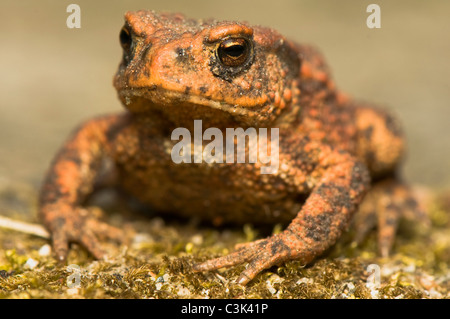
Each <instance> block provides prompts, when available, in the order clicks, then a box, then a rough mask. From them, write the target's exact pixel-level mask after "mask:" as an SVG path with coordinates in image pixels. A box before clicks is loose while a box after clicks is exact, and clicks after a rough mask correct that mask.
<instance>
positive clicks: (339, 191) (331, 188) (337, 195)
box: [317, 183, 359, 210]
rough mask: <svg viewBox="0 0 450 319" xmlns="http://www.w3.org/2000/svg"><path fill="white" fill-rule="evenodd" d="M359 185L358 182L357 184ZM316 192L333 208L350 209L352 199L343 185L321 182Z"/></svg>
mask: <svg viewBox="0 0 450 319" xmlns="http://www.w3.org/2000/svg"><path fill="white" fill-rule="evenodd" d="M358 186H359V184H358ZM317 193H318V194H319V195H320V196H321V197H322V198H323V199H324V200H325V201H326V202H327V203H329V204H330V205H332V206H333V207H334V209H335V210H341V209H342V208H347V209H351V208H352V206H353V201H352V199H351V198H350V195H349V189H348V188H346V187H343V186H338V185H335V184H333V183H328V184H322V185H320V187H319V188H318V189H317Z"/></svg>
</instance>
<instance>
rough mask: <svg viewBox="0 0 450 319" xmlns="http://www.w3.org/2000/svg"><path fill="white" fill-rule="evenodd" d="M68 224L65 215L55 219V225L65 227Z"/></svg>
mask: <svg viewBox="0 0 450 319" xmlns="http://www.w3.org/2000/svg"><path fill="white" fill-rule="evenodd" d="M65 224H66V219H65V218H64V217H58V218H56V219H55V225H56V226H57V227H61V228H62V227H63V226H64V225H65Z"/></svg>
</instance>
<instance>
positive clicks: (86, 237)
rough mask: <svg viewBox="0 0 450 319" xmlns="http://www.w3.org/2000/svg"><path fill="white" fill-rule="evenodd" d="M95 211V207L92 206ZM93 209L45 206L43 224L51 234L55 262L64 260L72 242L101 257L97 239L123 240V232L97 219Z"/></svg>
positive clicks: (103, 253) (101, 251) (101, 250)
mask: <svg viewBox="0 0 450 319" xmlns="http://www.w3.org/2000/svg"><path fill="white" fill-rule="evenodd" d="M96 210H97V211H98V209H96ZM93 211H94V209H85V208H72V207H69V206H58V207H53V206H46V207H43V208H42V213H43V214H45V220H44V221H45V224H46V226H47V228H48V229H49V231H50V232H51V234H52V246H53V251H54V254H55V257H56V258H57V260H58V261H59V262H65V261H66V258H67V254H68V251H69V243H71V242H76V243H79V244H81V245H82V246H84V247H85V248H86V249H87V250H88V251H89V252H90V253H91V254H92V255H93V256H94V257H95V258H97V259H101V258H103V257H104V256H105V252H104V251H103V249H102V248H101V244H100V242H99V239H102V240H103V239H111V240H114V241H117V242H123V241H124V239H125V236H124V232H123V231H122V230H121V229H118V228H116V227H113V226H110V225H108V224H106V223H104V222H101V221H100V220H98V218H97V216H95V214H93Z"/></svg>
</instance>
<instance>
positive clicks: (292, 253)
mask: <svg viewBox="0 0 450 319" xmlns="http://www.w3.org/2000/svg"><path fill="white" fill-rule="evenodd" d="M237 247H239V248H238V250H236V251H235V252H233V253H231V254H229V255H226V256H223V257H219V258H215V259H211V260H207V261H205V262H203V263H199V264H195V265H194V266H193V270H194V271H195V272H201V271H210V270H215V269H219V268H222V267H231V266H236V265H239V264H242V263H244V262H248V266H247V268H246V269H245V270H244V271H243V272H242V273H241V274H240V276H239V277H238V279H237V280H236V282H237V283H238V284H241V285H245V284H247V283H248V282H249V281H251V280H252V279H253V278H255V276H256V275H257V274H258V273H260V272H261V271H262V270H264V269H267V268H270V267H272V266H274V265H277V264H280V263H282V262H284V261H287V260H291V259H299V258H300V259H301V260H302V261H304V262H305V264H306V263H308V262H309V261H311V260H312V259H313V258H314V257H315V254H314V253H313V252H312V251H311V250H307V249H304V247H305V246H304V242H302V241H300V240H299V239H298V237H297V236H296V235H295V234H293V233H292V232H291V231H290V230H286V231H284V232H283V233H280V234H276V235H273V236H271V237H269V238H266V239H260V240H257V241H254V242H251V243H246V244H244V245H238V246H237Z"/></svg>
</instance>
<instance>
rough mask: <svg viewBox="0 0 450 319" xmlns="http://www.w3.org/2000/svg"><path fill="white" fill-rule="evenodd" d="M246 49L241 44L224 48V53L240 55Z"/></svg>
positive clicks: (234, 55) (233, 55) (232, 55)
mask: <svg viewBox="0 0 450 319" xmlns="http://www.w3.org/2000/svg"><path fill="white" fill-rule="evenodd" d="M244 51H245V48H244V46H242V45H239V44H236V45H232V46H229V47H227V48H224V53H225V54H227V55H229V56H231V57H239V56H240V55H242V54H244Z"/></svg>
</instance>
